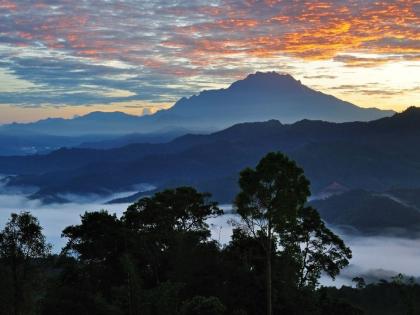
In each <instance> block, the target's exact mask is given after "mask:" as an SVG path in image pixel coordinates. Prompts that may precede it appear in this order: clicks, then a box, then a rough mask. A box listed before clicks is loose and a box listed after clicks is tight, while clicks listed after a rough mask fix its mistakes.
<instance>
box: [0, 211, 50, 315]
mask: <svg viewBox="0 0 420 315" xmlns="http://www.w3.org/2000/svg"><path fill="white" fill-rule="evenodd" d="M50 249H51V245H49V244H48V243H47V242H46V240H45V236H44V235H43V234H42V227H41V226H40V224H39V221H38V219H37V218H35V217H34V216H33V215H32V214H30V213H29V212H21V213H20V214H16V213H12V214H11V217H10V219H9V221H8V222H7V223H6V226H5V227H4V229H3V230H2V231H1V232H0V259H1V260H2V261H3V262H4V263H5V264H6V265H7V266H9V267H10V269H11V273H12V283H13V311H14V314H15V315H18V314H21V309H22V305H25V301H24V299H25V294H24V292H23V291H24V289H23V288H24V284H25V282H26V281H27V280H28V277H29V272H30V267H31V263H32V262H33V261H34V260H35V259H39V258H44V257H46V256H47V255H48V254H49V253H50Z"/></svg>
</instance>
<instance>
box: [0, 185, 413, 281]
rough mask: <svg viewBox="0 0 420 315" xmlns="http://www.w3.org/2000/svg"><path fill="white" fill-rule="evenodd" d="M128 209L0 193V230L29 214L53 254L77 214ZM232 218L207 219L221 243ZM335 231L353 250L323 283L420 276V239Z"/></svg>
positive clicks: (119, 205) (125, 205)
mask: <svg viewBox="0 0 420 315" xmlns="http://www.w3.org/2000/svg"><path fill="white" fill-rule="evenodd" d="M107 200H109V199H107ZM127 206H128V204H112V205H105V204H104V200H88V199H86V198H84V199H83V200H80V201H77V202H74V203H68V204H53V205H43V204H41V203H40V202H39V201H36V200H28V199H26V198H24V197H21V196H19V195H14V194H5V193H3V194H1V193H0V228H3V226H4V224H5V223H6V222H7V220H8V218H9V217H10V214H11V213H12V212H20V211H30V212H32V213H33V214H34V215H35V216H36V217H37V218H38V219H39V221H40V223H41V225H42V227H43V228H44V234H45V235H46V237H47V239H48V241H49V242H50V243H51V244H52V245H53V251H54V252H59V251H60V249H61V248H62V247H63V246H64V244H65V242H66V240H65V239H62V238H61V232H62V230H63V229H64V228H65V227H66V226H69V225H73V224H78V223H79V222H80V215H81V214H83V213H84V212H85V211H95V210H101V209H106V210H108V211H109V212H110V213H116V214H117V215H118V216H120V215H121V214H122V213H123V212H124V211H125V209H126V208H127ZM224 208H225V209H227V208H228V207H224ZM235 218H236V216H235V215H233V214H226V215H224V216H222V217H218V218H215V219H211V220H209V223H210V224H211V229H212V237H213V238H214V239H216V240H218V241H220V242H221V243H226V242H228V241H229V238H230V234H231V230H232V226H231V225H230V224H229V223H228V222H229V221H230V220H231V219H235ZM336 232H337V233H338V234H340V235H341V237H342V238H343V239H344V240H345V242H346V244H347V245H348V246H350V248H351V249H352V251H353V259H352V260H351V264H350V266H349V267H348V268H346V269H345V270H343V271H342V273H341V275H340V277H339V278H337V280H336V281H335V282H332V281H330V280H329V279H327V278H323V279H322V284H324V285H335V286H341V285H342V284H347V285H348V284H350V283H351V279H352V278H353V277H355V276H363V277H364V278H365V279H366V280H368V281H378V280H379V279H389V278H390V277H393V276H395V275H397V274H398V273H402V274H405V275H409V276H414V277H420V238H419V239H407V238H400V237H391V236H369V237H366V236H354V235H349V234H346V233H343V232H340V231H339V230H336Z"/></svg>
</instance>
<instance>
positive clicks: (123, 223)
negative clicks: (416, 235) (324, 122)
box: [0, 153, 420, 315]
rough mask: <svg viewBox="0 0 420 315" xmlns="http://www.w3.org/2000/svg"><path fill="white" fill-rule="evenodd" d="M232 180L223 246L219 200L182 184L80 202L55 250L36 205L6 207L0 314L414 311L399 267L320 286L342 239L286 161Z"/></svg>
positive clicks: (334, 267)
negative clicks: (125, 199)
mask: <svg viewBox="0 0 420 315" xmlns="http://www.w3.org/2000/svg"><path fill="white" fill-rule="evenodd" d="M239 186H240V193H239V194H238V195H237V197H236V201H235V208H236V210H237V212H238V214H239V218H240V219H238V222H236V223H233V224H234V226H235V228H234V231H233V235H232V238H231V240H230V242H229V243H228V244H226V245H223V246H222V245H221V244H219V243H218V242H216V241H214V240H212V239H211V238H210V230H209V226H208V224H207V223H206V220H207V219H208V218H211V217H215V216H219V215H222V214H223V212H222V210H221V209H219V208H218V206H217V204H216V203H214V202H212V201H210V200H209V197H210V196H209V195H207V194H202V193H199V192H197V191H196V190H195V189H194V188H191V187H179V188H176V189H172V190H165V191H162V192H159V193H156V194H155V195H154V196H152V197H146V198H143V199H140V200H139V201H138V202H136V203H134V204H132V205H131V206H130V207H129V208H128V209H127V210H126V212H125V213H124V214H123V216H122V217H121V218H118V217H116V216H115V215H112V214H110V213H108V212H106V211H98V212H86V213H85V214H84V215H83V216H82V217H81V222H80V224H79V225H75V226H69V227H67V228H65V229H64V231H63V233H62V236H63V237H65V238H66V239H67V240H68V241H67V244H66V246H65V247H64V248H63V249H62V251H61V253H60V254H59V255H52V254H51V253H50V252H51V249H50V246H49V245H48V244H47V242H46V240H45V237H44V236H43V234H42V228H41V226H40V224H39V222H38V220H37V219H36V218H35V217H33V216H32V215H31V214H30V213H29V212H21V213H20V214H13V215H12V216H11V218H10V220H9V221H8V222H7V223H6V225H5V227H4V228H3V229H2V230H1V231H0V259H1V261H0V314H13V315H24V314H25V315H26V314H69V315H70V314H72V315H73V314H77V315H83V314H101V315H102V314H128V315H134V314H146V315H148V314H150V315H152V314H153V315H160V314H162V315H172V314H173V315H178V314H179V315H221V314H236V315H245V314H248V315H254V314H255V315H257V314H269V315H270V314H326V315H328V314H343V315H346V314H419V312H420V305H419V304H420V302H419V300H418V299H417V298H416V297H418V296H420V287H419V286H418V285H416V284H414V283H413V282H409V281H408V282H407V281H405V280H404V279H402V278H396V279H395V280H394V281H393V282H390V283H388V282H385V281H384V282H381V283H379V284H371V285H367V286H366V285H365V283H364V281H363V279H355V281H356V283H357V286H356V288H350V287H343V288H341V289H335V288H319V286H318V280H319V278H320V276H321V273H326V274H327V275H329V276H331V277H333V278H334V277H335V276H337V275H338V273H339V272H340V270H341V269H342V268H344V267H345V266H346V265H348V263H349V259H350V258H351V251H350V249H349V248H348V247H347V246H346V245H345V244H344V243H343V241H342V240H341V239H340V238H339V237H338V236H337V235H335V234H334V233H333V232H332V231H330V230H329V229H328V228H327V227H326V226H325V225H324V223H323V221H322V220H321V219H320V216H319V215H318V212H317V211H316V210H315V209H314V208H312V207H308V206H307V198H308V196H309V182H308V181H307V179H306V178H305V177H304V174H303V170H302V169H300V168H299V167H297V166H296V164H295V163H294V162H293V161H291V160H289V159H288V158H287V157H285V156H283V155H282V154H279V153H270V154H268V155H267V156H266V157H264V158H263V159H262V160H261V161H260V163H259V164H258V165H257V167H256V168H255V169H245V170H244V171H242V172H241V174H240V180H239Z"/></svg>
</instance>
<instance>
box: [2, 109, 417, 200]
mask: <svg viewBox="0 0 420 315" xmlns="http://www.w3.org/2000/svg"><path fill="white" fill-rule="evenodd" d="M418 112H420V109H415V110H414V112H412V113H411V114H409V115H407V114H406V115H403V116H398V115H399V114H396V115H394V116H393V117H391V118H389V119H388V118H382V119H380V120H376V121H372V122H354V123H341V124H340V123H329V122H322V121H309V120H306V121H303V122H298V123H295V124H289V125H287V124H281V123H280V122H278V121H275V120H271V121H268V122H265V123H263V122H256V123H243V124H237V125H235V126H232V127H230V128H227V129H225V130H223V131H219V132H216V133H213V134H210V135H184V136H181V137H178V138H176V139H174V140H172V141H170V142H168V143H161V144H131V145H129V146H124V147H121V148H115V149H109V150H92V149H67V150H59V151H55V152H53V153H51V154H48V155H35V156H26V157H0V173H3V174H17V175H18V176H16V177H12V178H9V185H12V186H37V187H39V191H38V193H37V194H36V195H35V196H36V197H37V198H43V197H45V196H51V195H57V194H58V195H59V194H61V193H76V194H77V193H89V192H91V193H99V194H108V193H109V192H118V191H123V190H127V189H131V187H133V186H135V185H138V184H140V183H148V184H150V185H153V186H155V187H157V188H158V189H161V188H165V187H169V186H174V185H181V184H182V185H194V186H197V187H198V188H200V189H201V190H204V191H209V192H211V193H213V194H215V198H216V199H218V200H219V201H221V202H222V201H223V202H227V201H231V198H232V197H233V195H234V194H235V191H236V189H237V186H236V183H237V174H238V172H239V171H240V170H241V169H243V168H244V167H247V166H253V165H255V164H256V163H257V162H258V160H259V159H260V158H261V157H262V156H263V155H265V154H266V153H267V152H270V151H281V152H284V153H285V154H287V155H289V156H290V157H291V158H293V159H295V160H296V161H297V163H298V164H299V165H300V166H302V167H303V168H304V169H305V173H306V174H307V176H308V177H309V179H310V180H311V182H312V191H313V193H314V194H316V193H320V192H322V191H323V190H324V189H325V187H327V186H329V185H331V183H333V182H338V183H340V184H342V185H343V186H345V187H348V188H349V189H358V188H360V189H368V190H378V191H382V190H386V189H391V188H393V187H399V188H410V187H412V186H419V187H420V162H419V161H420V150H419V149H418V148H417V146H416V143H417V142H418V139H419V137H420V116H418V117H419V118H412V117H414V116H415V117H417V113H418ZM401 117H403V118H401ZM401 119H409V120H412V119H414V120H417V119H418V124H417V126H418V127H417V129H416V130H415V131H413V130H411V129H408V130H407V129H405V128H401V129H395V128H393V129H392V133H389V134H387V136H386V137H384V136H383V125H392V124H393V123H394V121H399V120H401ZM399 125H404V124H399ZM111 178H112V180H110V179H111ZM222 187H223V189H222Z"/></svg>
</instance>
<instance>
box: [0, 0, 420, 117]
mask: <svg viewBox="0 0 420 315" xmlns="http://www.w3.org/2000/svg"><path fill="white" fill-rule="evenodd" d="M256 71H278V72H280V73H289V74H291V75H293V76H294V77H295V78H296V79H299V80H301V81H302V83H303V84H305V85H308V86H309V87H312V88H314V89H317V90H320V91H322V92H325V93H328V94H333V95H335V96H337V97H339V98H341V99H344V100H346V101H350V102H353V103H355V104H357V105H359V106H362V107H378V108H383V109H394V110H397V111H400V110H403V109H405V108H406V107H408V106H420V1H419V0H394V1H390V0H377V1H371V0H348V1H341V0H322V1H321V0H313V1H305V0H278V1H277V0H260V1H257V0H243V1H238V0H216V1H202V0H195V1H177V0H173V1H168V0H148V1H139V0H89V1H82V0H46V1H36V0H31V1H27V0H20V1H12V0H0V123H7V122H12V121H34V120H37V119H41V118H45V117H58V116H60V117H72V116H74V115H80V114H84V113H87V112H90V111H95V110H101V111H124V112H127V113H131V114H136V115H141V114H149V113H152V112H154V111H156V110H158V109H161V108H168V107H170V106H171V105H173V103H174V102H176V100H178V99H179V98H181V97H182V96H190V95H193V94H197V93H198V92H199V91H201V90H204V89H213V88H223V87H227V86H228V85H229V84H230V83H232V82H233V81H235V80H238V79H241V78H243V77H245V76H246V75H247V74H249V73H253V72H256Z"/></svg>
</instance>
